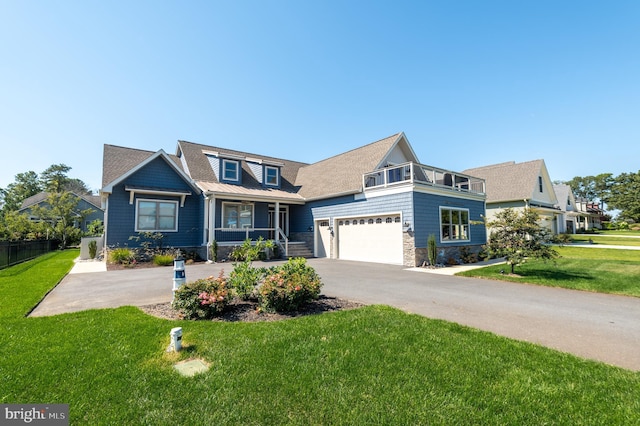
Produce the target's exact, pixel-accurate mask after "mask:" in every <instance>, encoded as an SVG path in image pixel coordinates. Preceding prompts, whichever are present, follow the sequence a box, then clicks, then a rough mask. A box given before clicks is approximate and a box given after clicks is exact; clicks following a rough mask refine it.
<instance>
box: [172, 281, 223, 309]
mask: <svg viewBox="0 0 640 426" xmlns="http://www.w3.org/2000/svg"><path fill="white" fill-rule="evenodd" d="M230 301H231V292H230V291H229V288H228V287H227V280H226V279H225V278H224V276H223V272H222V271H221V272H220V275H219V276H218V278H214V277H209V278H204V279H199V280H196V281H193V282H190V283H187V284H185V285H183V286H182V287H180V288H179V289H178V290H176V292H175V297H174V300H173V303H172V306H173V308H174V309H176V310H178V311H180V312H181V313H182V314H183V315H184V317H185V318H187V319H209V318H212V317H214V316H215V315H216V314H219V313H221V312H222V311H224V310H225V308H226V307H227V305H228V304H229V302H230Z"/></svg>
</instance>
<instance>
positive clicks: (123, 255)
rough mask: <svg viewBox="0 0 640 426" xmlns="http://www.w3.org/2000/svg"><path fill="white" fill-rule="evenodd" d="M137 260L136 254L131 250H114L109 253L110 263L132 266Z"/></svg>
mask: <svg viewBox="0 0 640 426" xmlns="http://www.w3.org/2000/svg"><path fill="white" fill-rule="evenodd" d="M135 260H136V255H135V252H134V251H133V250H131V249H129V248H123V247H119V248H114V249H111V250H110V251H109V262H111V263H117V264H121V265H130V264H131V263H134V262H135Z"/></svg>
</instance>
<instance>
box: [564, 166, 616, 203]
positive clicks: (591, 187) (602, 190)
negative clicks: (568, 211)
mask: <svg viewBox="0 0 640 426" xmlns="http://www.w3.org/2000/svg"><path fill="white" fill-rule="evenodd" d="M612 176H613V175H612V174H611V173H601V174H599V175H597V176H584V177H581V176H576V177H574V178H573V179H571V180H570V181H568V182H567V185H569V186H570V187H571V190H572V191H573V194H574V195H575V196H576V197H581V198H586V199H587V200H591V201H593V200H604V199H606V198H607V195H608V194H609V191H610V189H611V185H612V184H613V177H612Z"/></svg>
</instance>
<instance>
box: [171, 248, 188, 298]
mask: <svg viewBox="0 0 640 426" xmlns="http://www.w3.org/2000/svg"><path fill="white" fill-rule="evenodd" d="M186 280H187V277H186V274H185V271H184V259H182V256H178V257H177V258H176V259H175V260H174V261H173V298H172V299H171V303H173V301H174V300H175V299H176V291H177V290H178V289H179V288H180V286H181V285H182V284H184V283H185V281H186Z"/></svg>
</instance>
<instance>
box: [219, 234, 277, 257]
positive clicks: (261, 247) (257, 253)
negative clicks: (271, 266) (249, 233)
mask: <svg viewBox="0 0 640 426" xmlns="http://www.w3.org/2000/svg"><path fill="white" fill-rule="evenodd" d="M274 245H275V244H274V243H273V241H272V240H265V239H264V238H262V237H260V238H258V239H257V240H256V242H255V243H253V242H252V241H251V239H250V238H247V239H246V240H244V242H243V243H242V245H241V246H239V247H235V248H234V249H233V251H232V252H231V254H230V255H229V257H230V258H231V259H232V260H235V261H238V262H244V261H249V262H252V261H254V260H258V259H261V258H262V260H264V259H265V258H266V254H265V252H266V250H267V249H269V250H271V249H273V247H274Z"/></svg>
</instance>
